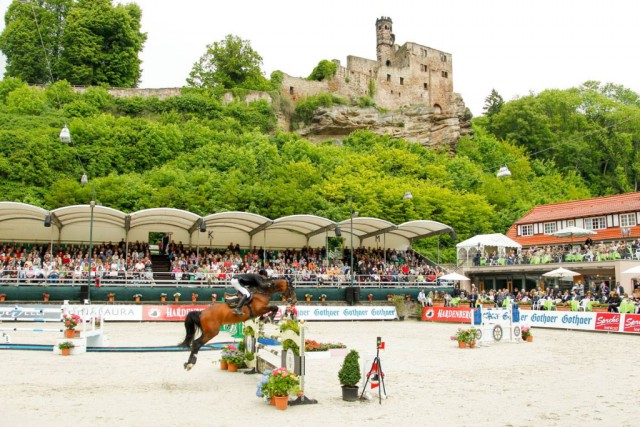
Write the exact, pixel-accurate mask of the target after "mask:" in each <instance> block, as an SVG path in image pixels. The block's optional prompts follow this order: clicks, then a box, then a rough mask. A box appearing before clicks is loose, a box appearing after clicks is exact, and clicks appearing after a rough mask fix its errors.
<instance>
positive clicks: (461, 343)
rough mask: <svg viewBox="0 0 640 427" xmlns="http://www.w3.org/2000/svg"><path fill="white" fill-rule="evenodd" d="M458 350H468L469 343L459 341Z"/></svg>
mask: <svg viewBox="0 0 640 427" xmlns="http://www.w3.org/2000/svg"><path fill="white" fill-rule="evenodd" d="M458 348H467V343H466V342H464V341H458Z"/></svg>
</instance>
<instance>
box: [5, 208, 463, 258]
mask: <svg viewBox="0 0 640 427" xmlns="http://www.w3.org/2000/svg"><path fill="white" fill-rule="evenodd" d="M91 213H92V210H91V207H90V206H89V205H74V206H65V207H61V208H58V209H54V210H52V211H47V210H45V209H42V208H39V207H37V206H32V205H28V204H24V203H14V202H0V241H2V242H12V241H21V242H48V241H60V242H85V243H86V242H88V241H89V235H90V234H92V239H93V241H94V242H117V241H121V240H126V241H128V242H133V241H141V242H148V240H149V233H151V232H157V233H171V240H173V241H175V242H182V243H184V244H192V245H206V246H216V247H225V246H228V245H229V244H230V243H234V244H236V243H237V244H239V245H240V246H243V247H253V246H256V247H264V248H276V249H277V248H301V247H303V246H310V247H322V246H325V245H326V239H327V238H328V237H334V236H336V228H338V227H339V228H340V229H341V232H342V235H343V236H345V237H346V238H345V246H347V247H350V246H351V240H353V244H354V246H371V247H375V246H377V247H384V248H394V249H406V248H407V246H409V245H410V244H411V241H412V240H414V239H419V238H423V237H430V236H435V235H438V234H445V233H449V234H450V235H452V236H455V233H454V231H453V228H452V227H450V226H448V225H446V224H442V223H440V222H437V221H428V220H420V221H409V222H405V223H403V224H400V225H395V224H393V223H391V222H389V221H385V220H382V219H379V218H366V217H362V218H360V217H356V218H353V221H351V219H347V220H344V221H341V222H340V223H336V222H334V221H332V220H330V219H327V218H323V217H319V216H315V215H290V216H286V217H282V218H278V219H275V220H272V219H269V218H267V217H264V216H261V215H257V214H253V213H248V212H219V213H214V214H211V215H207V216H205V217H201V216H199V215H197V214H195V213H193V212H189V211H185V210H181V209H173V208H153V209H145V210H141V211H137V212H133V213H130V214H127V213H125V212H122V211H119V210H117V209H112V208H109V207H106V206H101V205H97V206H95V207H94V208H93V218H91V216H92V215H91ZM48 218H50V219H48ZM45 223H48V224H50V225H51V226H50V227H48V226H47V225H45ZM92 223H93V227H91V224H92ZM352 225H353V239H351V237H350V235H349V233H350V231H351V226H352ZM345 234H346V235H345Z"/></svg>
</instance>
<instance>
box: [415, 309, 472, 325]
mask: <svg viewBox="0 0 640 427" xmlns="http://www.w3.org/2000/svg"><path fill="white" fill-rule="evenodd" d="M422 320H427V321H432V322H456V323H463V322H466V323H469V322H471V309H470V308H469V307H423V308H422Z"/></svg>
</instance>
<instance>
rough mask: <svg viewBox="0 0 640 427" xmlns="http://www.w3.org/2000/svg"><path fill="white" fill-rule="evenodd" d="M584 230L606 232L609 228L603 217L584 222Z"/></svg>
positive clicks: (588, 219) (587, 219)
mask: <svg viewBox="0 0 640 427" xmlns="http://www.w3.org/2000/svg"><path fill="white" fill-rule="evenodd" d="M584 228H586V229H587V230H604V229H605V228H607V221H606V219H605V217H603V216H597V217H595V218H586V219H585V220H584Z"/></svg>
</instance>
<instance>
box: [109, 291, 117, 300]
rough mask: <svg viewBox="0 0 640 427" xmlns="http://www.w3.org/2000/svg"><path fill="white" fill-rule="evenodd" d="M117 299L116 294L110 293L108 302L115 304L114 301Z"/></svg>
mask: <svg viewBox="0 0 640 427" xmlns="http://www.w3.org/2000/svg"><path fill="white" fill-rule="evenodd" d="M115 298H116V294H114V293H113V292H110V293H108V294H107V300H108V301H109V302H113V300H114V299H115Z"/></svg>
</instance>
